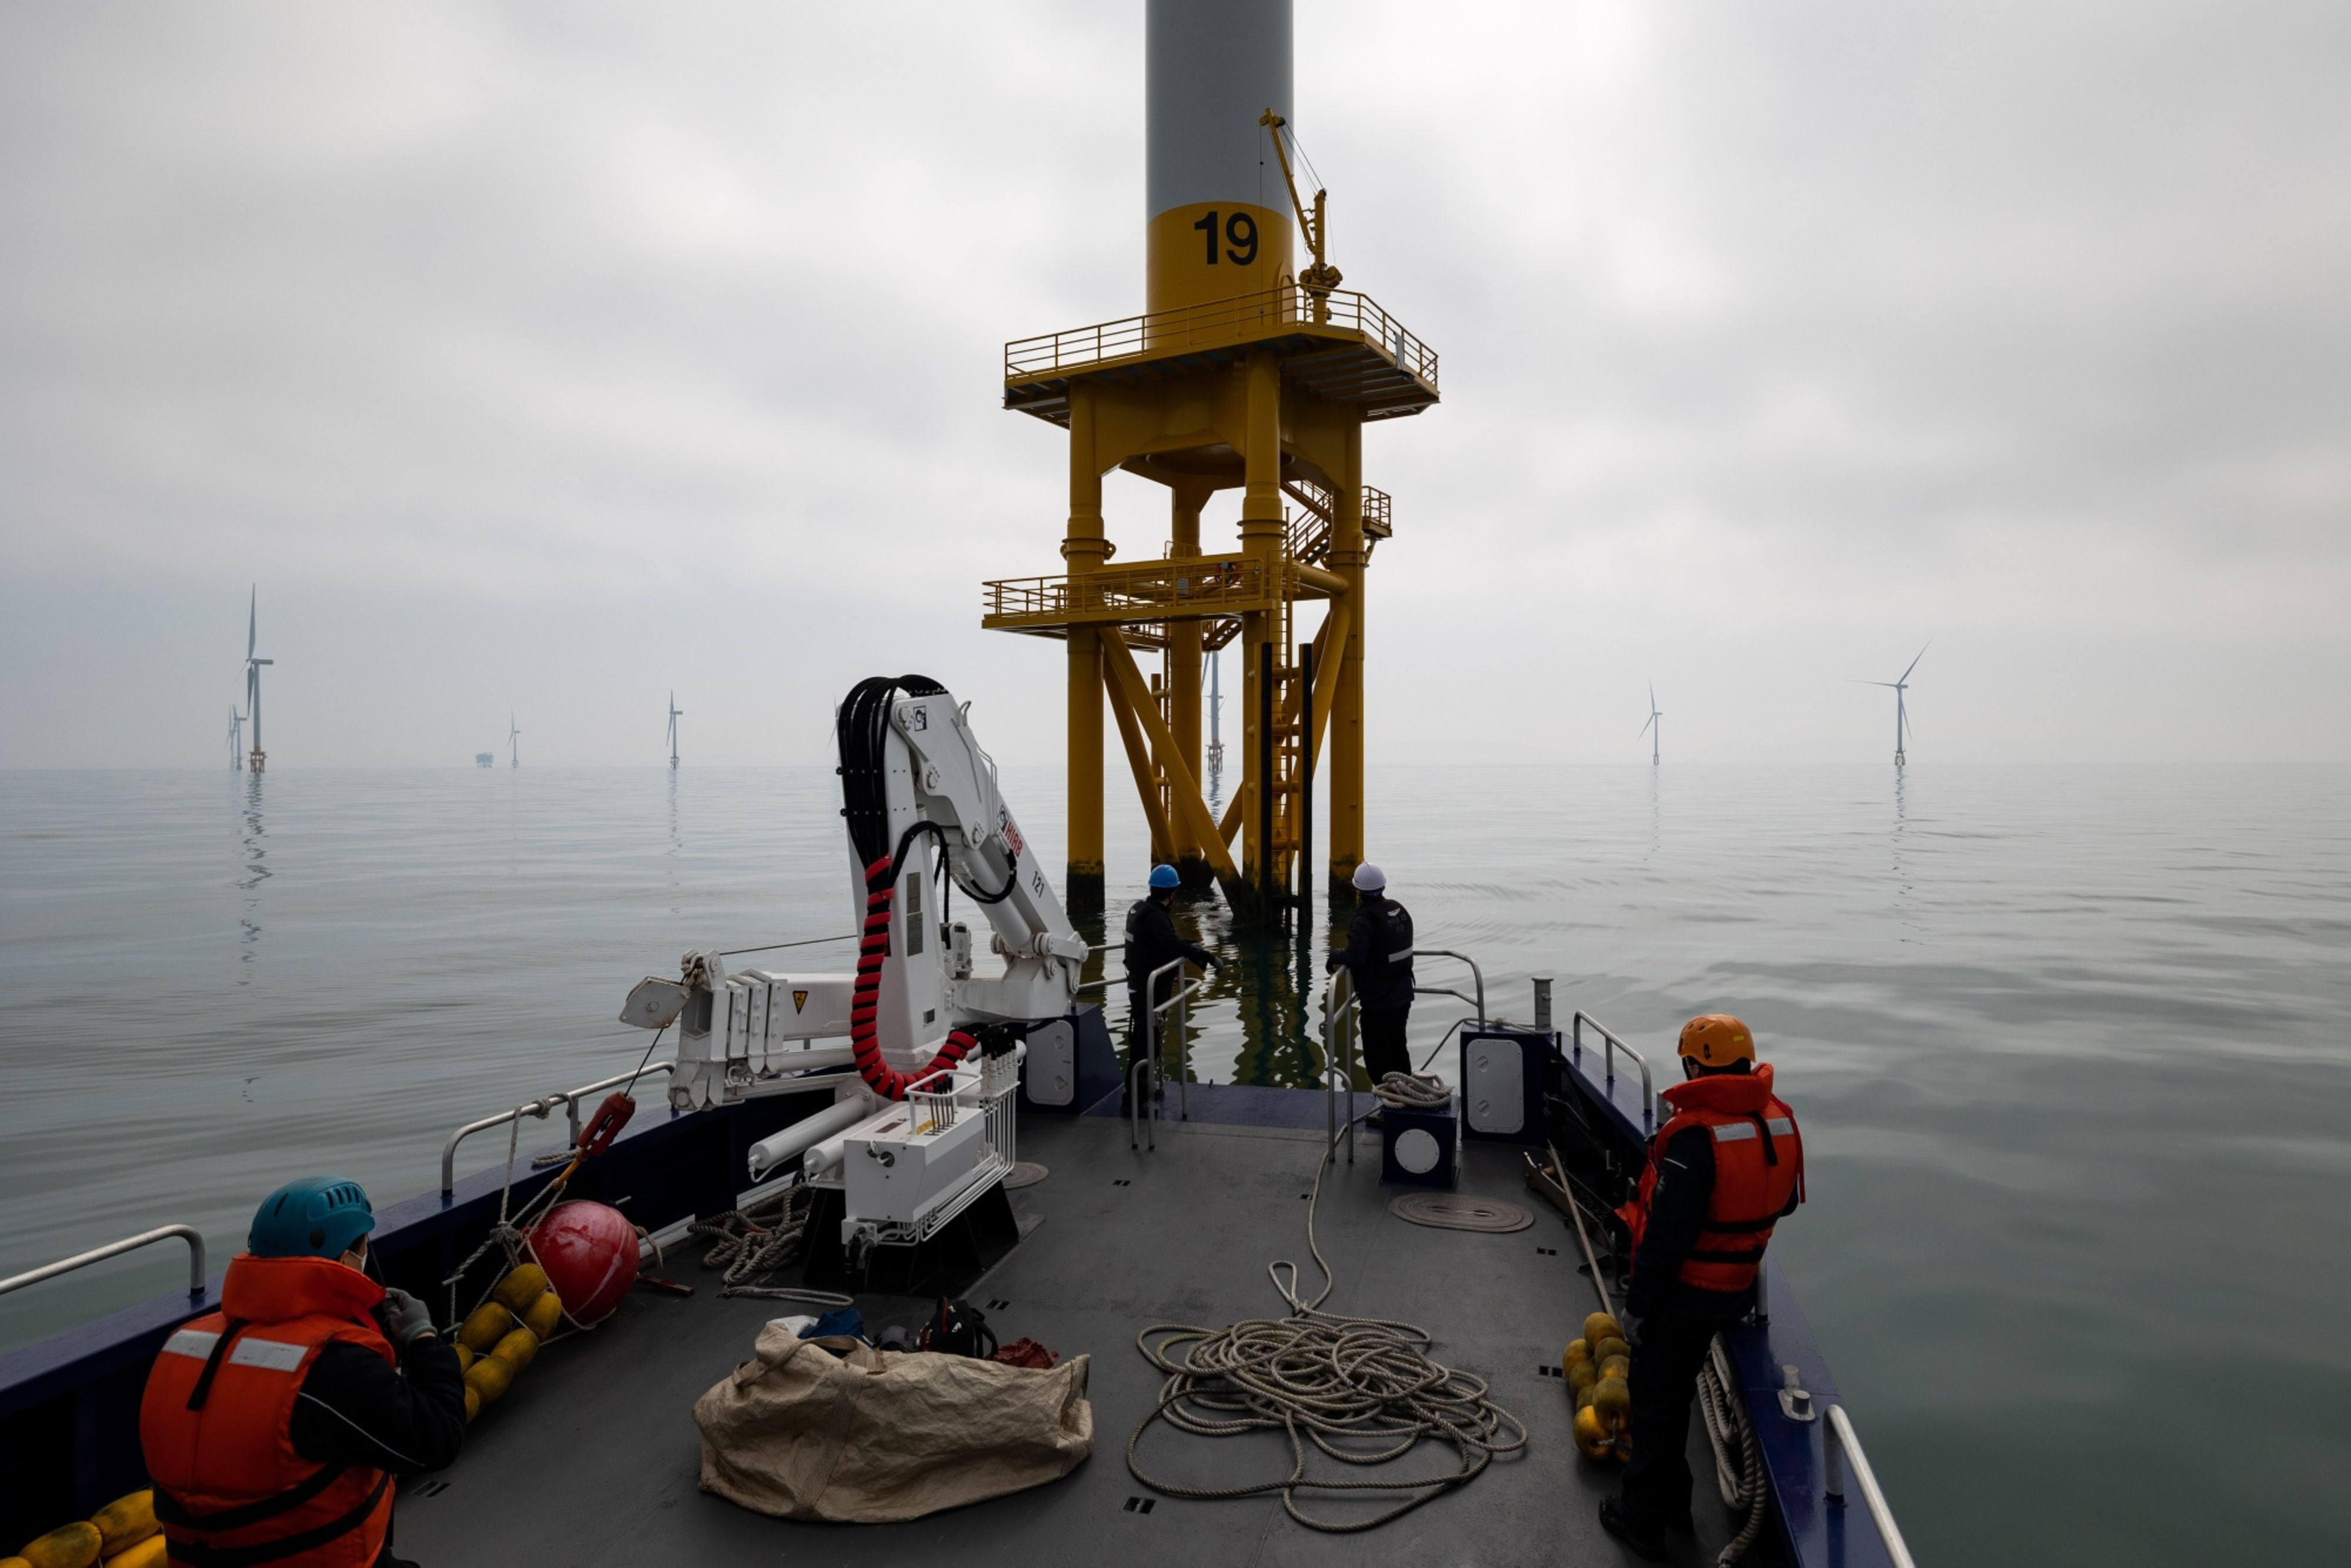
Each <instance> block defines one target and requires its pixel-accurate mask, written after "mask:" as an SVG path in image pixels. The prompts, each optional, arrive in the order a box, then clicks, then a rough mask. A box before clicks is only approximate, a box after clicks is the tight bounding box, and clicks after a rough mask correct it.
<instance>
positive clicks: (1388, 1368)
mask: <svg viewBox="0 0 2351 1568" xmlns="http://www.w3.org/2000/svg"><path fill="white" fill-rule="evenodd" d="M1399 1080H1401V1081H1403V1082H1401V1083H1399ZM1433 1082H1435V1081H1434V1080H1418V1081H1416V1080H1413V1079H1411V1078H1410V1076H1409V1075H1407V1074H1404V1073H1390V1074H1389V1075H1388V1076H1387V1077H1386V1078H1385V1079H1384V1080H1382V1082H1381V1089H1382V1090H1383V1091H1387V1092H1392V1093H1394V1094H1395V1096H1396V1098H1395V1099H1394V1100H1390V1099H1388V1098H1387V1095H1386V1093H1384V1094H1383V1096H1382V1103H1384V1104H1395V1105H1396V1106H1398V1107H1399V1108H1401V1107H1402V1106H1405V1105H1407V1104H1426V1103H1432V1102H1430V1101H1428V1100H1426V1099H1424V1098H1419V1096H1421V1095H1423V1094H1424V1093H1425V1092H1426V1089H1425V1087H1424V1086H1425V1085H1426V1084H1427V1083H1433ZM1392 1085H1393V1086H1395V1087H1393V1088H1391V1086H1392ZM1365 1114H1366V1115H1368V1114H1369V1113H1368V1112H1366V1113H1365ZM1356 1120H1358V1121H1360V1120H1362V1118H1361V1117H1358V1118H1356ZM1353 1131H1354V1123H1353V1122H1350V1123H1349V1124H1347V1126H1346V1128H1345V1129H1343V1131H1342V1133H1341V1134H1340V1136H1341V1137H1348V1136H1352V1135H1353ZM1337 1147H1338V1141H1337V1140H1336V1139H1334V1140H1332V1142H1331V1143H1330V1144H1329V1145H1325V1146H1324V1148H1323V1150H1322V1163H1321V1164H1319V1165H1318V1166H1315V1169H1314V1188H1313V1191H1312V1192H1311V1193H1310V1194H1309V1195H1308V1202H1307V1206H1306V1246H1307V1250H1308V1251H1309V1252H1310V1253H1311V1255H1312V1256H1313V1259H1314V1263H1315V1266H1316V1267H1317V1268H1319V1269H1321V1270H1322V1290H1321V1291H1318V1292H1317V1293H1316V1294H1315V1296H1314V1298H1313V1300H1311V1301H1306V1300H1302V1299H1301V1296H1300V1286H1299V1279H1298V1265H1297V1264H1296V1263H1294V1262H1291V1261H1290V1260H1287V1259H1284V1260H1277V1261H1275V1262H1272V1263H1269V1264H1267V1265H1266V1274H1267V1277H1268V1278H1270V1280H1272V1281H1273V1288H1274V1289H1275V1290H1276V1291H1279V1292H1280V1295H1281V1299H1282V1300H1283V1301H1287V1302H1288V1303H1289V1304H1290V1316H1288V1317H1286V1318H1250V1319H1247V1320H1244V1321H1243V1322H1237V1323H1233V1324H1231V1325H1229V1326H1228V1327H1225V1328H1221V1329H1208V1328H1199V1327H1196V1326H1194V1325H1192V1324H1189V1323H1153V1324H1151V1325H1150V1326H1149V1327H1147V1328H1145V1329H1144V1331H1143V1332H1142V1333H1138V1334H1137V1335H1135V1337H1134V1343H1135V1348H1136V1349H1138V1350H1140V1351H1141V1352H1142V1353H1143V1354H1144V1357H1145V1358H1146V1359H1147V1360H1149V1361H1150V1363H1151V1364H1153V1365H1154V1366H1156V1367H1157V1368H1159V1369H1160V1370H1161V1371H1162V1372H1164V1373H1165V1374H1166V1375H1167V1379H1166V1381H1165V1383H1164V1384H1162V1385H1160V1391H1159V1403H1158V1405H1157V1406H1155V1408H1154V1409H1153V1410H1152V1411H1151V1413H1150V1414H1149V1415H1147V1416H1144V1418H1143V1420H1142V1422H1141V1424H1139V1425H1138V1426H1137V1427H1135V1428H1134V1436H1133V1437H1129V1438H1128V1439H1127V1440H1126V1468H1127V1469H1128V1470H1129V1472H1131V1473H1132V1474H1133V1475H1134V1479H1136V1480H1138V1481H1141V1482H1142V1483H1143V1484H1144V1486H1147V1487H1149V1488H1150V1489H1151V1490H1154V1491H1156V1492H1160V1493H1163V1494H1165V1495H1166V1496H1169V1497H1189V1498H1201V1499H1213V1498H1239V1497H1262V1496H1264V1495H1266V1494H1267V1493H1270V1492H1277V1491H1278V1492H1280V1494H1281V1505H1282V1507H1283V1508H1284V1509H1285V1510H1287V1511H1288V1512H1289V1514H1290V1518H1292V1519H1294V1520H1296V1521H1298V1522H1299V1523H1301V1524H1302V1525H1305V1526H1306V1527H1307V1528H1308V1529H1310V1530H1321V1531H1330V1532H1332V1533H1333V1534H1346V1533H1351V1532H1353V1531H1364V1530H1372V1529H1375V1528H1377V1527H1378V1526H1380V1525H1383V1524H1385V1523H1387V1522H1388V1521H1390V1520H1392V1519H1395V1518H1398V1517H1399V1516H1401V1515H1403V1514H1406V1513H1409V1512H1411V1511H1413V1510H1414V1509H1416V1508H1418V1507H1419V1506H1420V1505H1421V1504H1423V1503H1425V1502H1427V1501H1430V1500H1433V1499H1435V1498H1438V1497H1442V1496H1444V1495H1445V1494H1446V1493H1447V1492H1449V1491H1452V1490H1455V1489H1457V1488H1459V1487H1463V1486H1466V1485H1468V1483H1469V1482H1470V1481H1472V1480H1475V1479H1477V1478H1478V1477H1479V1475H1480V1474H1482V1473H1483V1472H1484V1470H1485V1469H1486V1467H1487V1466H1488V1465H1489V1464H1491V1463H1492V1462H1493V1460H1494V1458H1495V1456H1496V1455H1498V1454H1510V1453H1516V1452H1518V1451H1519V1450H1520V1449H1521V1448H1525V1447H1526V1443H1527V1429H1526V1426H1525V1424H1524V1423H1522V1422H1521V1421H1520V1419H1519V1418H1518V1417H1517V1416H1513V1415H1511V1414H1510V1412H1509V1411H1508V1410H1505V1409H1504V1408H1502V1406H1499V1405H1497V1404H1495V1403H1494V1402H1493V1400H1492V1399H1491V1398H1489V1397H1488V1385H1487V1384H1486V1381H1485V1380H1484V1379H1483V1378H1480V1377H1476V1376H1473V1375H1470V1374H1468V1373H1466V1372H1460V1371H1457V1370H1456V1369H1454V1368H1452V1367H1449V1366H1446V1365H1444V1364H1441V1363H1438V1362H1436V1361H1432V1360H1431V1359H1429V1357H1428V1355H1427V1354H1426V1353H1427V1350H1428V1347H1429V1345H1430V1343H1432V1341H1431V1339H1430V1336H1429V1333H1428V1331H1427V1330H1426V1329H1424V1328H1421V1327H1420V1326H1419V1325H1417V1324H1416V1323H1408V1322H1400V1321H1398V1320H1395V1319H1391V1318H1362V1317H1349V1316H1345V1315H1343V1314H1341V1313H1337V1312H1323V1311H1322V1302H1323V1301H1325V1300H1327V1299H1328V1298H1329V1296H1330V1294H1331V1291H1332V1288H1333V1287H1334V1286H1335V1285H1336V1283H1337V1278H1336V1276H1335V1275H1333V1274H1332V1271H1331V1264H1330V1261H1329V1260H1327V1259H1325V1258H1324V1257H1323V1256H1322V1247H1321V1245H1320V1244H1319V1243H1318V1242H1317V1240H1316V1239H1315V1235H1314V1214H1315V1210H1316V1209H1317V1208H1318V1207H1321V1204H1322V1176H1323V1173H1324V1172H1326V1171H1328V1170H1329V1169H1330V1168H1331V1155H1332V1150H1333V1149H1335V1148H1337ZM1283 1270H1288V1274H1287V1277H1286V1278H1285V1276H1284V1274H1283ZM1162 1420H1164V1421H1165V1422H1166V1423H1167V1424H1168V1425H1169V1426H1171V1427H1175V1428H1176V1429H1177V1430H1179V1431H1184V1432H1190V1433H1192V1434H1194V1435H1196V1436H1198V1437H1230V1436H1232V1435H1233V1434H1235V1433H1238V1432H1257V1431H1267V1430H1272V1429H1276V1428H1279V1429H1280V1430H1281V1431H1283V1432H1285V1433H1287V1434H1288V1436H1289V1437H1290V1473H1289V1474H1288V1475H1286V1476H1283V1477H1281V1478H1280V1479H1274V1480H1267V1481H1260V1482H1258V1483H1256V1484H1254V1485H1248V1486H1236V1487H1190V1486H1183V1485H1180V1484H1178V1483H1176V1482H1174V1481H1166V1480H1161V1479H1155V1478H1154V1477H1152V1476H1150V1475H1148V1474H1146V1473H1144V1469H1143V1467H1142V1465H1141V1464H1140V1463H1138V1462H1137V1460H1136V1458H1135V1450H1136V1448H1137V1447H1138V1446H1139V1445H1140V1444H1141V1443H1142V1441H1143V1437H1144V1433H1146V1432H1148V1431H1149V1430H1150V1429H1151V1425H1152V1423H1153V1422H1155V1421H1162ZM1428 1439H1433V1440H1437V1441H1440V1442H1446V1443H1449V1444H1451V1445H1452V1447H1453V1450H1454V1453H1455V1455H1456V1456H1457V1458H1458V1463H1457V1464H1456V1466H1455V1468H1454V1469H1452V1470H1451V1471H1450V1472H1447V1473H1441V1474H1437V1475H1425V1476H1416V1477H1408V1478H1402V1479H1364V1480H1337V1479H1329V1480H1325V1479H1315V1478H1312V1477H1310V1476H1308V1475H1307V1473H1306V1446H1307V1444H1308V1443H1309V1442H1311V1443H1312V1444H1313V1445H1314V1447H1315V1448H1318V1449H1320V1450H1321V1451H1322V1452H1323V1453H1324V1454H1327V1455H1329V1456H1330V1457H1331V1458H1334V1459H1337V1460H1339V1461H1340V1462H1342V1463H1343V1464H1350V1465H1376V1464H1382V1463H1384V1462H1386V1461H1388V1460H1390V1459H1396V1458H1403V1457H1405V1455H1407V1454H1409V1453H1411V1452H1412V1450H1413V1449H1415V1448H1417V1447H1418V1446H1419V1445H1420V1444H1421V1443H1422V1442H1423V1441H1424V1440H1428ZM1301 1492H1308V1493H1320V1492H1328V1493H1332V1494H1334V1495H1337V1496H1342V1497H1344V1496H1348V1495H1364V1494H1371V1495H1378V1494H1403V1497H1402V1500H1400V1501H1398V1502H1396V1503H1395V1504H1394V1505H1393V1506H1391V1507H1388V1508H1386V1509H1384V1510H1382V1511H1379V1512H1377V1513H1375V1514H1373V1515H1372V1516H1371V1517H1369V1518H1366V1519H1361V1520H1331V1519H1323V1518H1320V1517H1317V1516H1316V1515H1314V1514H1311V1513H1309V1512H1307V1511H1304V1510H1303V1509H1301V1508H1300V1506H1299V1502H1298V1496H1299V1494H1300V1493H1301Z"/></svg>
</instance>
